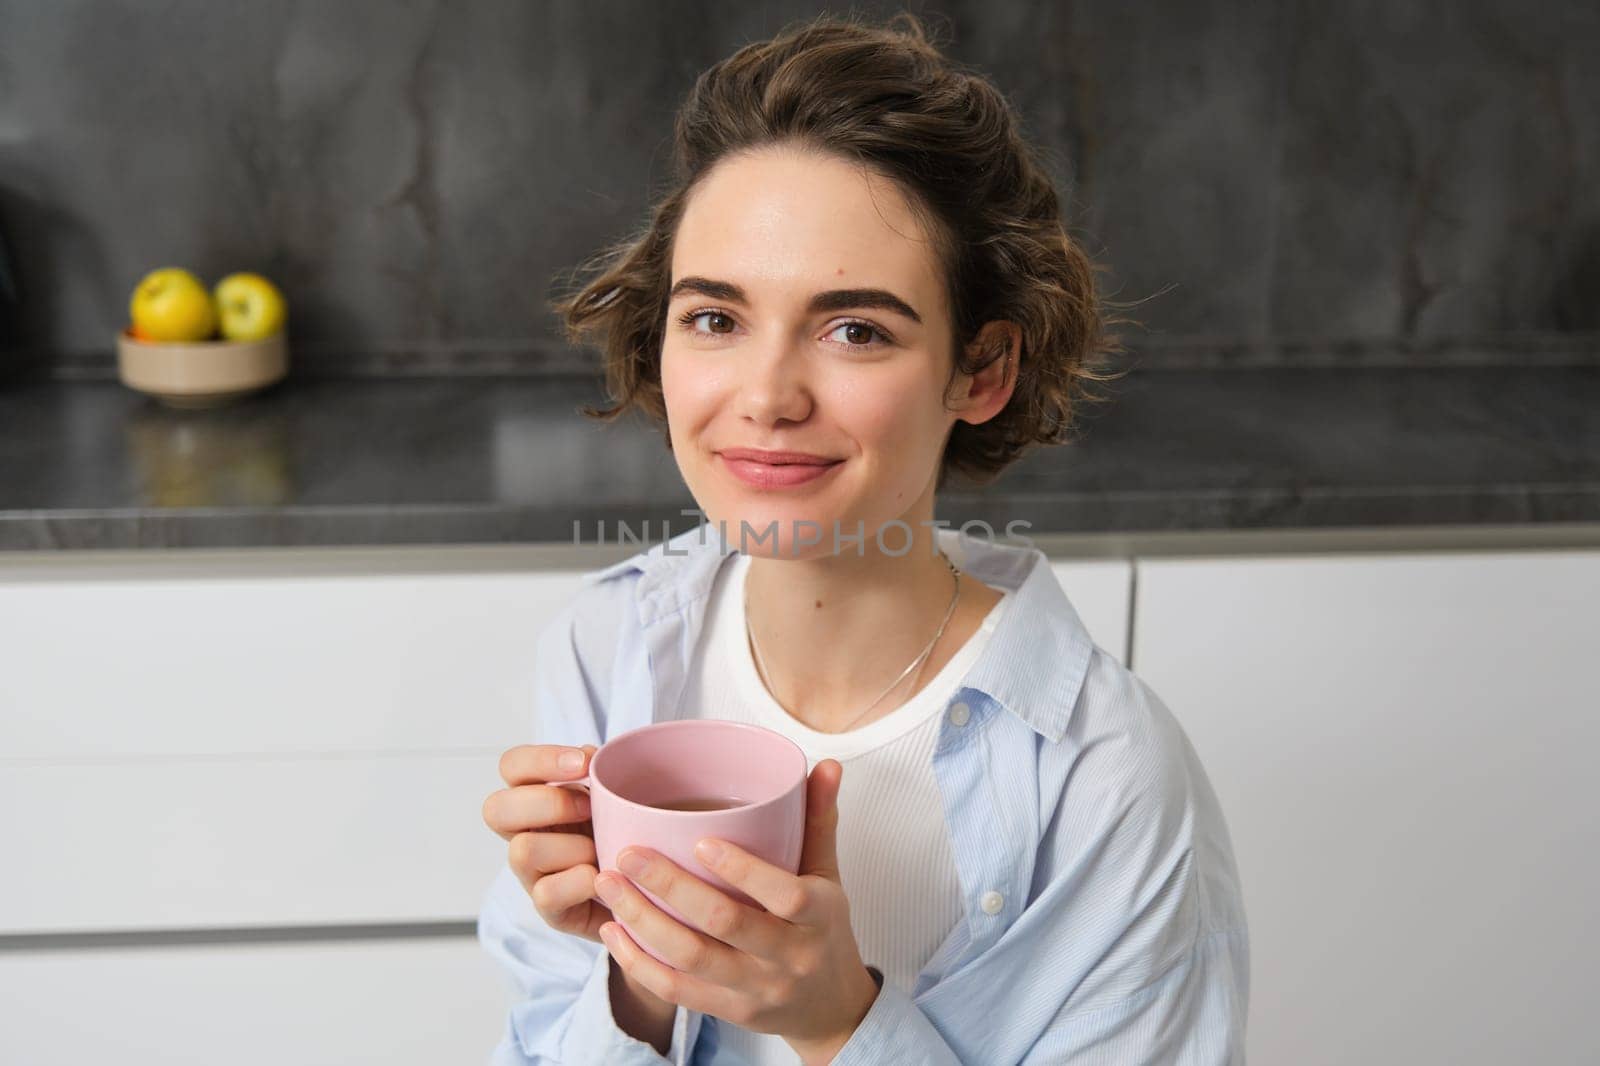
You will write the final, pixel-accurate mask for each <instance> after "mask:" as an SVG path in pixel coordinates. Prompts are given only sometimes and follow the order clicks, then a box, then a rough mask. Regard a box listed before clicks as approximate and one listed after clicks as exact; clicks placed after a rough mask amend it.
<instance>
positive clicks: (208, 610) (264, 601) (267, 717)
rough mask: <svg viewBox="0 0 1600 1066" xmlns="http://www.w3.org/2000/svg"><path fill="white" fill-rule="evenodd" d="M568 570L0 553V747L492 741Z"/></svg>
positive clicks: (196, 749)
mask: <svg viewBox="0 0 1600 1066" xmlns="http://www.w3.org/2000/svg"><path fill="white" fill-rule="evenodd" d="M347 565H350V566H354V565H356V563H355V561H354V560H352V561H351V562H350V563H348V564H347ZM368 565H369V566H370V565H371V564H370V563H369V564H368ZM419 565H420V564H419ZM583 572H584V571H582V570H568V571H548V572H516V571H495V572H487V573H481V572H474V573H430V572H395V573H381V572H379V573H344V574H341V573H337V572H334V573H326V574H320V573H319V574H304V573H298V574H296V573H289V574H287V575H284V574H278V573H277V572H276V571H275V570H274V568H273V567H272V565H271V564H270V562H268V561H266V560H249V561H240V562H237V563H234V564H230V565H228V566H221V565H219V564H210V563H207V562H205V561H187V560H164V559H163V560H159V561H157V560H152V561H149V562H141V561H139V560H130V561H127V562H123V563H119V564H118V565H117V566H116V567H112V566H111V565H109V564H103V563H99V562H95V563H91V562H78V561H75V560H62V561H55V560H51V561H49V565H43V564H40V563H37V562H35V563H33V564H32V565H30V566H27V567H24V566H21V565H18V564H10V565H7V564H4V563H3V562H0V648H3V649H4V650H5V663H6V668H5V672H4V677H3V679H0V712H3V713H0V756H3V758H4V759H5V760H6V761H7V762H14V761H15V760H19V759H36V760H50V759H57V758H72V759H82V758H85V757H118V756H130V757H143V756H151V755H184V756H192V755H217V754H229V755H238V754H245V753H260V754H267V753H271V754H279V755H290V754H302V753H306V752H328V751H354V752H369V751H409V752H421V751H437V750H462V749H478V748H487V747H496V746H500V747H505V746H509V744H511V743H515V742H517V741H518V740H520V739H522V738H525V737H526V735H527V733H528V730H529V728H530V726H531V709H532V704H531V701H532V692H533V685H532V667H533V652H534V645H535V642H536V640H537V637H538V634H539V631H540V630H541V629H542V628H543V627H544V625H545V624H546V622H547V621H548V620H549V619H550V618H551V617H552V616H553V615H554V614H555V613H556V612H557V611H558V610H560V609H561V607H562V606H564V605H565V604H566V603H567V602H568V601H569V600H570V599H571V598H572V597H573V596H574V595H575V594H576V593H577V590H578V587H579V583H580V580H581V577H582V574H583Z"/></svg>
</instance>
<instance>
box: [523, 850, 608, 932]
mask: <svg viewBox="0 0 1600 1066" xmlns="http://www.w3.org/2000/svg"><path fill="white" fill-rule="evenodd" d="M594 874H595V869H594V867H593V866H592V865H589V864H588V863H585V864H583V865H581V866H573V867H570V868H569V869H566V870H560V871H558V872H556V873H553V874H546V875H545V876H543V877H539V878H536V879H534V880H532V881H524V882H523V885H522V887H523V888H524V889H525V890H526V891H527V893H528V897H529V898H530V899H532V900H533V905H534V906H535V907H536V908H538V910H539V913H540V914H542V915H544V916H545V919H546V921H549V922H562V921H565V920H566V918H567V916H568V913H569V912H570V911H571V910H572V909H573V908H574V907H581V906H583V905H585V904H587V903H588V902H589V901H590V900H592V899H593V898H594Z"/></svg>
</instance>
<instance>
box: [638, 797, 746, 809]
mask: <svg viewBox="0 0 1600 1066" xmlns="http://www.w3.org/2000/svg"><path fill="white" fill-rule="evenodd" d="M744 803H745V801H744V800H742V799H738V798H736V797H732V796H691V797H689V798H688V799H681V800H670V801H668V802H666V803H655V804H651V806H653V807H659V808H661V809H662V810H664V811H725V810H728V809H729V808H732V807H743V806H744Z"/></svg>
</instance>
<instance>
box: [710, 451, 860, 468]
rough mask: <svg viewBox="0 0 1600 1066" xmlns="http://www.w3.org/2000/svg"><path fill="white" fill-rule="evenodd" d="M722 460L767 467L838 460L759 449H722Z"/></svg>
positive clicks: (823, 463)
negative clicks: (734, 460)
mask: <svg viewBox="0 0 1600 1066" xmlns="http://www.w3.org/2000/svg"><path fill="white" fill-rule="evenodd" d="M719 454H720V455H721V456H722V457H723V458H724V459H745V460H748V461H750V462H753V463H766V464H767V465H769V466H796V465H805V466H827V465H828V464H830V463H836V462H838V461H839V460H837V459H832V458H829V457H828V456H826V455H812V454H811V453H810V452H787V451H766V450H763V449H761V448H724V449H722V451H721V452H720V453H719Z"/></svg>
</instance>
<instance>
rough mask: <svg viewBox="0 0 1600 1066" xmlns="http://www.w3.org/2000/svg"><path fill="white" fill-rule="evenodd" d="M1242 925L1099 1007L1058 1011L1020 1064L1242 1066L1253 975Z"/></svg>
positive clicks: (1203, 940) (1202, 944)
mask: <svg viewBox="0 0 1600 1066" xmlns="http://www.w3.org/2000/svg"><path fill="white" fill-rule="evenodd" d="M1246 935H1247V934H1246V932H1245V931H1244V930H1243V929H1220V930H1217V931H1216V932H1214V933H1210V934H1208V935H1206V936H1204V937H1202V938H1200V940H1198V941H1197V942H1196V943H1195V946H1194V947H1193V949H1191V950H1190V952H1189V954H1188V956H1187V957H1185V958H1184V959H1183V960H1182V961H1181V962H1180V963H1179V964H1178V965H1177V966H1175V967H1174V968H1173V969H1172V970H1171V971H1170V972H1169V973H1168V974H1167V975H1166V976H1165V977H1163V978H1162V979H1161V980H1160V981H1159V982H1157V983H1156V984H1155V985H1152V986H1151V987H1149V988H1147V989H1144V990H1143V991H1142V992H1140V993H1138V994H1136V995H1134V996H1131V997H1129V998H1128V999H1126V1000H1123V1001H1122V1002H1120V1003H1117V1004H1115V1005H1113V1006H1110V1007H1106V1008H1103V1009H1100V1010H1092V1011H1088V1012H1083V1013H1078V1014H1069V1015H1067V1016H1065V1017H1057V1018H1056V1019H1055V1020H1054V1021H1053V1022H1052V1024H1051V1025H1050V1027H1049V1028H1048V1029H1046V1030H1045V1033H1044V1035H1043V1036H1042V1037H1040V1039H1039V1042H1038V1043H1036V1044H1035V1045H1034V1046H1033V1047H1032V1048H1031V1049H1029V1051H1028V1054H1027V1056H1026V1057H1025V1058H1024V1059H1023V1060H1022V1063H1021V1066H1044V1064H1045V1063H1052V1064H1054V1063H1062V1064H1070V1066H1120V1064H1122V1063H1130V1062H1140V1063H1143V1062H1151V1063H1154V1062H1160V1063H1171V1064H1172V1066H1243V1064H1244V1061H1245V1049H1244V1032H1245V998H1244V996H1242V995H1240V994H1238V991H1237V990H1238V989H1239V988H1241V987H1242V986H1243V982H1244V981H1245V980H1246V978H1245V976H1244V975H1243V974H1242V973H1241V965H1240V964H1241V960H1243V959H1244V958H1246V956H1247V951H1248V946H1247V944H1246V943H1245V938H1246Z"/></svg>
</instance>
